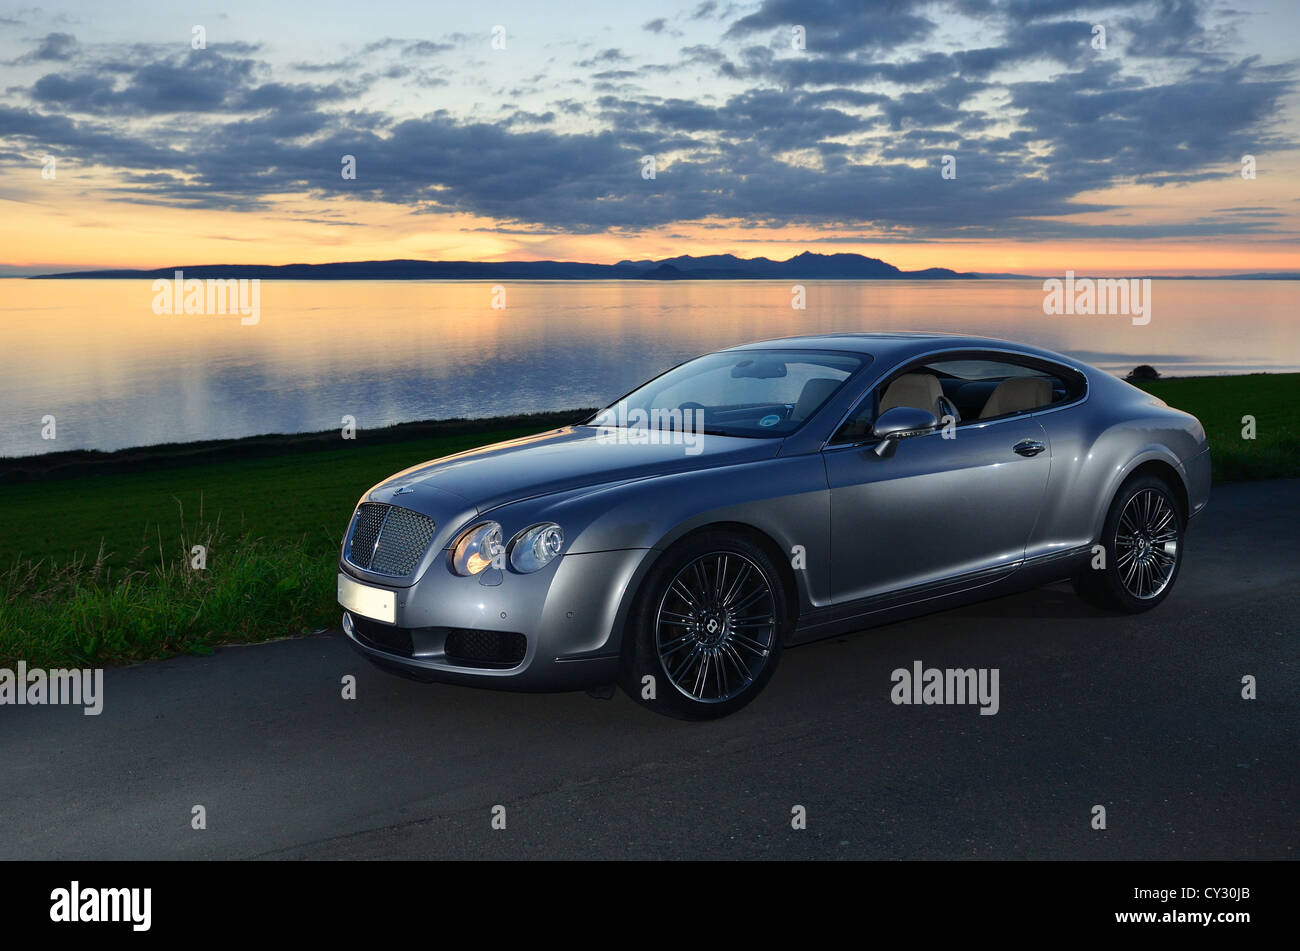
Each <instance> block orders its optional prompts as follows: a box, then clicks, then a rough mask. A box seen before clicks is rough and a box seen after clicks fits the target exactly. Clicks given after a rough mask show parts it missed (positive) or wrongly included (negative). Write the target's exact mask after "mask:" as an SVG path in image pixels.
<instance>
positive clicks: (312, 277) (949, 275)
mask: <svg viewBox="0 0 1300 951" xmlns="http://www.w3.org/2000/svg"><path fill="white" fill-rule="evenodd" d="M177 271H182V272H184V276H185V277H186V278H198V279H207V278H221V279H231V278H261V279H266V280H282V281H429V280H435V281H436V280H462V281H463V280H482V281H496V280H549V281H557V280H559V281H592V280H611V279H616V280H651V281H682V280H694V281H702V280H755V279H758V280H794V281H798V280H864V279H885V280H908V279H920V280H948V279H968V278H979V277H1017V276H1020V275H1013V274H976V273H969V272H967V273H961V272H957V271H952V270H949V269H948V268H942V267H932V268H926V269H925V270H922V271H901V270H899V269H898V268H896V267H895V266H894V265H892V264H889V263H887V262H885V261H882V260H880V259H879V258H870V257H867V256H866V255H862V254H816V253H814V252H812V251H804V252H803V253H802V254H796V255H795V256H794V257H792V258H790V259H788V260H786V261H773V260H772V259H770V258H762V257H760V258H740V257H736V256H735V255H734V254H705V255H699V256H695V255H690V254H683V255H679V256H678V257H674V258H664V259H661V260H657V261H653V260H643V261H619V262H618V263H617V264H586V263H583V262H580V261H414V260H397V261H344V262H339V263H335V264H191V265H183V266H176V267H166V268H154V269H151V270H131V269H109V270H96V271H69V272H65V273H60V274H41V275H38V276H37V277H38V279H58V278H100V279H102V278H169V279H170V278H173V277H175V273H176V272H177Z"/></svg>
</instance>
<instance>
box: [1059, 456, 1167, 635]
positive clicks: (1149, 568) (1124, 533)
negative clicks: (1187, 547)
mask: <svg viewBox="0 0 1300 951" xmlns="http://www.w3.org/2000/svg"><path fill="white" fill-rule="evenodd" d="M1185 530H1186V524H1185V521H1184V519H1183V512H1182V509H1181V507H1180V506H1179V504H1178V500H1177V499H1176V498H1175V497H1174V494H1173V492H1172V491H1170V488H1169V485H1168V484H1167V483H1166V482H1165V481H1164V480H1162V479H1159V478H1156V477H1155V476H1138V477H1137V478H1135V479H1130V480H1129V481H1128V482H1126V483H1124V485H1123V486H1122V487H1121V488H1120V490H1119V492H1118V493H1116V495H1115V499H1114V501H1112V502H1111V504H1110V511H1109V512H1107V513H1106V524H1105V526H1104V527H1103V528H1102V533H1101V542H1100V544H1101V545H1102V547H1103V548H1104V549H1105V565H1104V567H1099V568H1093V567H1091V562H1090V564H1089V567H1087V568H1084V569H1083V570H1082V571H1081V572H1080V573H1079V574H1078V575H1077V576H1076V577H1075V579H1074V587H1075V590H1076V591H1078V592H1079V594H1080V595H1082V596H1083V597H1084V598H1086V599H1087V600H1089V601H1091V602H1093V603H1094V604H1097V605H1100V606H1102V607H1107V608H1114V609H1118V610H1121V611H1127V612H1129V613H1131V614H1137V613H1140V612H1142V611H1149V610H1151V609H1152V608H1154V607H1155V606H1156V605H1157V604H1159V603H1160V602H1161V601H1163V600H1164V599H1165V598H1166V597H1168V596H1169V592H1170V591H1171V590H1172V589H1173V586H1174V581H1175V580H1176V579H1177V578H1178V569H1179V568H1180V567H1181V565H1182V563H1183V534H1184V532H1185Z"/></svg>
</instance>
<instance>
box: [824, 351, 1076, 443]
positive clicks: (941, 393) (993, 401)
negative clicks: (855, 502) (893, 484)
mask: <svg viewBox="0 0 1300 951" xmlns="http://www.w3.org/2000/svg"><path fill="white" fill-rule="evenodd" d="M1053 366H1054V364H1049V363H1047V362H1045V361H1039V360H1032V359H1026V360H1025V361H1023V362H1022V361H1020V360H1017V359H1015V358H1012V357H1008V356H1005V355H1003V354H984V353H977V352H962V353H953V354H951V355H947V356H944V357H941V358H939V359H929V360H926V361H924V362H921V363H915V364H912V365H910V366H906V367H903V368H902V369H900V370H898V371H896V372H894V373H892V374H890V376H889V377H888V379H885V380H883V381H881V382H880V383H879V384H878V385H877V386H876V387H875V388H874V389H873V390H872V391H871V392H870V393H868V394H867V395H866V396H865V397H864V398H863V399H862V401H861V402H860V403H859V404H858V405H857V406H856V407H855V408H854V409H853V411H852V412H851V413H850V414H849V417H848V418H847V419H846V420H845V421H844V422H843V423H842V424H841V425H840V428H839V429H838V430H836V432H835V435H834V436H833V437H832V438H831V444H833V445H837V444H838V445H842V444H846V443H847V444H851V443H857V442H863V441H865V440H867V439H870V438H871V429H872V426H873V425H874V424H875V421H876V418H877V417H878V416H879V415H880V413H882V412H884V411H885V410H887V409H891V408H893V407H894V406H913V407H916V408H918V409H924V410H927V411H929V412H931V413H933V414H934V417H935V419H937V420H938V421H939V423H940V424H941V425H944V424H947V423H948V422H949V421H950V420H955V422H956V424H957V425H958V426H963V425H971V424H974V423H979V422H983V421H985V420H988V419H996V418H1000V417H1005V416H1015V415H1019V414H1021V413H1032V412H1035V411H1037V410H1040V409H1045V408H1047V407H1049V406H1053V405H1055V404H1057V403H1065V402H1070V401H1073V400H1075V399H1077V398H1079V397H1080V396H1081V395H1082V393H1083V388H1084V381H1083V377H1082V375H1078V374H1073V375H1072V373H1071V372H1070V371H1068V370H1067V368H1065V367H1061V368H1060V372H1057V371H1055V370H1053V369H1052V367H1053Z"/></svg>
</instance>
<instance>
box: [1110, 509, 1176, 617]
mask: <svg viewBox="0 0 1300 951" xmlns="http://www.w3.org/2000/svg"><path fill="white" fill-rule="evenodd" d="M1178 535H1179V531H1178V513H1177V512H1176V511H1175V510H1174V507H1173V505H1171V504H1170V502H1169V499H1168V497H1167V496H1166V495H1165V494H1164V493H1162V492H1157V491H1156V490H1155V489H1143V490H1142V491H1141V492H1138V493H1137V494H1136V495H1134V496H1133V497H1132V498H1130V499H1129V500H1128V504H1127V505H1125V506H1124V511H1123V512H1121V513H1120V516H1119V528H1118V530H1117V531H1116V533H1115V567H1116V569H1117V570H1118V571H1119V577H1120V581H1121V583H1122V584H1123V585H1124V590H1125V591H1127V592H1128V593H1129V594H1131V595H1133V597H1135V598H1141V599H1142V600H1144V601H1145V600H1149V599H1151V598H1154V597H1157V596H1159V594H1160V592H1162V591H1164V590H1165V588H1166V587H1167V586H1168V584H1169V579H1170V578H1172V577H1173V574H1174V567H1175V566H1176V565H1177V564H1178V543H1179V537H1178Z"/></svg>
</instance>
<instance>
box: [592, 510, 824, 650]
mask: <svg viewBox="0 0 1300 951" xmlns="http://www.w3.org/2000/svg"><path fill="white" fill-rule="evenodd" d="M709 532H726V533H729V534H733V535H738V536H740V537H742V538H745V539H747V540H748V541H750V542H752V543H753V544H755V545H757V546H758V547H759V548H761V549H762V550H763V551H764V553H766V554H767V556H768V557H769V558H771V559H772V563H773V564H774V565H776V570H777V574H778V575H779V581H780V583H781V586H782V588H783V589H784V590H785V596H786V598H785V600H786V615H787V616H786V625H787V627H786V639H787V641H788V640H789V636H790V634H791V633H792V632H793V631H794V628H795V626H796V624H797V623H798V621H799V616H800V614H801V612H802V611H803V604H804V599H805V597H806V592H805V591H804V589H803V587H802V586H801V585H800V583H799V579H798V577H797V575H796V574H795V570H794V567H793V566H792V565H791V564H790V559H789V557H788V556H787V555H786V554H785V552H784V551H782V549H781V547H780V545H778V544H777V542H776V540H775V539H774V538H772V536H771V535H769V534H768V533H767V532H765V531H763V530H762V529H761V528H759V527H758V526H756V525H751V524H749V523H748V522H738V521H732V520H719V521H714V522H706V523H704V524H701V525H692V526H690V527H689V528H681V527H679V528H678V529H675V530H674V531H673V532H670V533H669V534H668V535H666V536H665V537H664V538H663V539H661V540H660V542H659V543H658V544H656V545H655V546H654V548H653V549H651V551H650V552H649V554H650V555H651V557H647V558H645V559H644V560H643V561H642V563H641V565H640V567H639V568H638V569H637V572H636V574H635V575H634V576H633V578H632V582H631V583H630V584H629V585H628V586H627V589H626V590H625V591H624V592H623V598H622V600H621V602H620V603H619V607H618V613H617V619H618V632H619V638H620V648H621V649H626V647H627V644H628V642H629V640H630V639H629V638H626V637H624V636H623V634H624V632H625V631H626V629H627V624H628V621H629V620H630V618H631V616H632V608H633V606H634V605H635V604H636V601H637V598H638V597H640V595H641V591H642V589H643V588H644V587H645V584H646V579H647V578H648V577H649V576H650V572H651V571H652V570H653V568H654V566H655V565H657V564H658V563H659V562H660V560H661V559H662V558H663V557H664V556H665V555H667V554H670V553H671V552H672V550H673V549H674V548H676V547H677V546H679V545H682V544H684V543H686V542H689V541H690V540H691V539H693V538H696V537H698V536H700V535H703V534H707V533H709Z"/></svg>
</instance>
